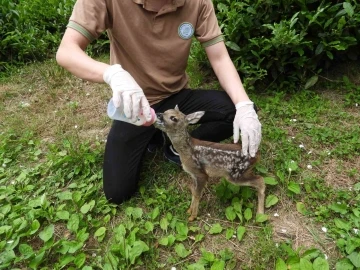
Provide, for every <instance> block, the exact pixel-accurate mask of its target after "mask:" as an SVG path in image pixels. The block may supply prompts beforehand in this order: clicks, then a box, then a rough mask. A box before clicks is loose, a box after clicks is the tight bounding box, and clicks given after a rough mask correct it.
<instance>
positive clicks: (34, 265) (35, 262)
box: [29, 251, 45, 269]
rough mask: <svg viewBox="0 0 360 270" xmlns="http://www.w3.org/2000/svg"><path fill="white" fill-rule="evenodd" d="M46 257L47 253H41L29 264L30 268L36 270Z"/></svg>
mask: <svg viewBox="0 0 360 270" xmlns="http://www.w3.org/2000/svg"><path fill="white" fill-rule="evenodd" d="M44 255H45V251H43V252H41V253H39V254H38V255H37V256H36V257H35V258H34V259H32V260H31V262H30V263H29V267H30V268H32V269H36V268H37V266H38V265H39V264H40V263H41V262H42V259H43V257H44Z"/></svg>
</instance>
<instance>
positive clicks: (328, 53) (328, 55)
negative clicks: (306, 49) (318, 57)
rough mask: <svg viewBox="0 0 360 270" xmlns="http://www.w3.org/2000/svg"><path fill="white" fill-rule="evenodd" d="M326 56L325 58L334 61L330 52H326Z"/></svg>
mask: <svg viewBox="0 0 360 270" xmlns="http://www.w3.org/2000/svg"><path fill="white" fill-rule="evenodd" d="M326 55H327V57H329V58H330V59H331V60H333V59H334V55H333V54H332V52H330V51H326Z"/></svg>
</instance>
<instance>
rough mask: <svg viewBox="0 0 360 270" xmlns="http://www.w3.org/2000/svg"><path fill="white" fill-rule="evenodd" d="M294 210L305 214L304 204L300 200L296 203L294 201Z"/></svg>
mask: <svg viewBox="0 0 360 270" xmlns="http://www.w3.org/2000/svg"><path fill="white" fill-rule="evenodd" d="M296 210H297V211H298V212H299V213H301V214H303V215H305V214H306V208H305V204H304V203H302V202H297V203H296Z"/></svg>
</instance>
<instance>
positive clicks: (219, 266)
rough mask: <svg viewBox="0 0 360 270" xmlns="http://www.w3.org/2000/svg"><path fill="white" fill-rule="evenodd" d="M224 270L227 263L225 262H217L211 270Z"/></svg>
mask: <svg viewBox="0 0 360 270" xmlns="http://www.w3.org/2000/svg"><path fill="white" fill-rule="evenodd" d="M223 269H225V262H224V261H223V260H216V261H215V262H214V263H213V265H212V266H211V268H210V270H223Z"/></svg>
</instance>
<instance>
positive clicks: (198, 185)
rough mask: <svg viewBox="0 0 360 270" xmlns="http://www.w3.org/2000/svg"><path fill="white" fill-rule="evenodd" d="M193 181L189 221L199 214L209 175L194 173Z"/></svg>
mask: <svg viewBox="0 0 360 270" xmlns="http://www.w3.org/2000/svg"><path fill="white" fill-rule="evenodd" d="M192 178H193V183H192V185H191V186H190V190H191V194H192V198H191V205H190V208H189V210H188V211H187V213H188V214H190V217H189V221H193V220H194V219H195V218H196V217H197V214H198V209H199V201H200V198H201V196H202V191H203V189H204V187H205V185H206V182H207V180H208V176H207V175H206V174H200V175H192Z"/></svg>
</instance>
